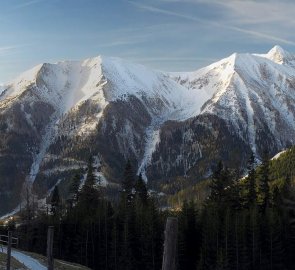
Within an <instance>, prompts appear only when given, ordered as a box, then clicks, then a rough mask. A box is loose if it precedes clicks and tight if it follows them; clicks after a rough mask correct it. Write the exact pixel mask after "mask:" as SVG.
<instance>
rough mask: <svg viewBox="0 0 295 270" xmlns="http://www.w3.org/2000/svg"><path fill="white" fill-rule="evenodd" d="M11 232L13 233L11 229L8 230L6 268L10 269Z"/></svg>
mask: <svg viewBox="0 0 295 270" xmlns="http://www.w3.org/2000/svg"><path fill="white" fill-rule="evenodd" d="M11 234H12V233H11V231H8V240H7V264H6V270H10V260H11Z"/></svg>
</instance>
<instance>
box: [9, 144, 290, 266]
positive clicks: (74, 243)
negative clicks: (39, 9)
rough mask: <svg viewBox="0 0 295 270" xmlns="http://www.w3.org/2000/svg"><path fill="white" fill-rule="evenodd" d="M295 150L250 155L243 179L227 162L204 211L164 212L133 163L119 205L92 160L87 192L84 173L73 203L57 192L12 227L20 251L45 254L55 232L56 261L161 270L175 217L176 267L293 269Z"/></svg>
mask: <svg viewBox="0 0 295 270" xmlns="http://www.w3.org/2000/svg"><path fill="white" fill-rule="evenodd" d="M294 162H295V149H294V148H293V149H290V150H288V151H287V152H286V153H285V154H284V155H283V156H282V157H281V158H279V159H278V160H269V159H268V157H267V154H265V156H264V158H263V160H262V162H261V164H260V165H259V166H256V164H255V158H254V156H253V155H251V156H250V157H249V161H248V166H247V176H246V177H243V178H241V177H240V175H239V173H238V172H237V170H232V169H230V168H227V167H225V166H224V165H223V163H222V161H220V162H219V163H218V164H216V166H215V167H214V170H213V174H212V176H211V178H210V179H209V180H206V181H208V182H209V183H210V184H209V185H210V190H211V191H210V194H209V195H208V197H207V199H206V200H205V201H204V202H203V204H202V206H201V207H200V206H197V204H196V203H195V201H194V200H190V201H186V200H184V201H183V203H182V207H181V208H180V209H178V208H170V209H167V208H165V209H164V208H163V207H160V206H159V204H158V202H157V200H156V199H155V197H154V196H153V195H151V194H150V192H149V191H148V188H147V186H146V183H145V182H144V181H143V179H142V177H141V175H139V176H136V175H135V173H134V171H133V168H132V164H131V163H130V162H129V161H128V162H127V164H126V167H125V171H124V172H123V173H122V188H121V192H120V195H119V197H120V198H119V199H118V200H117V201H115V202H114V201H110V200H109V199H108V198H107V196H106V195H105V193H104V190H103V189H102V188H100V187H99V186H97V185H96V180H95V176H94V174H93V168H92V160H91V159H90V160H89V164H88V171H87V177H86V180H85V183H84V185H83V187H82V189H79V185H80V179H81V176H80V175H76V176H75V177H73V178H72V180H71V187H70V195H69V196H68V197H67V198H66V204H61V201H62V198H61V195H60V194H59V189H58V187H55V189H54V190H53V192H52V194H51V199H50V208H49V209H48V211H47V212H46V213H45V212H40V213H38V214H33V213H32V209H30V207H27V208H26V209H23V211H22V213H21V215H22V216H21V220H22V221H21V222H20V224H19V226H15V224H14V223H13V222H11V224H10V228H9V229H13V230H14V234H15V235H17V236H18V237H19V238H20V248H21V249H23V250H28V251H32V252H37V253H42V254H46V237H47V228H48V226H50V225H51V226H54V257H55V258H60V259H63V260H67V261H72V262H76V263H80V264H82V265H85V266H88V267H89V268H91V269H114V270H127V269H128V270H133V269H134V270H137V269H141V270H145V269H146V270H151V269H155V270H157V269H161V265H162V255H163V242H164V229H165V222H166V218H167V217H168V216H175V217H177V218H178V228H179V231H178V248H177V250H178V254H177V269H179V270H190V269H200V270H201V269H206V270H210V269H212V270H217V269H218V270H219V269H239V270H241V269H245V270H246V269H255V270H256V269H258V270H259V269H261V270H262V269H273V270H275V269H290V270H291V269H294V265H295V256H294V251H295V196H294V191H293V170H294V169H293V168H294V166H293V165H294Z"/></svg>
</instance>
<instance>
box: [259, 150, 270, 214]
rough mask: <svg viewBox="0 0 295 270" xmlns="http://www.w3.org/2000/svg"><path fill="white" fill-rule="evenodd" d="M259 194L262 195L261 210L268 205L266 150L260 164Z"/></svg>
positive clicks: (267, 160)
mask: <svg viewBox="0 0 295 270" xmlns="http://www.w3.org/2000/svg"><path fill="white" fill-rule="evenodd" d="M259 191H260V195H261V197H262V201H261V208H262V210H263V211H265V210H266V208H267V207H269V206H270V191H269V159H268V154H267V152H265V153H264V155H263V158H262V164H261V166H260V190H259Z"/></svg>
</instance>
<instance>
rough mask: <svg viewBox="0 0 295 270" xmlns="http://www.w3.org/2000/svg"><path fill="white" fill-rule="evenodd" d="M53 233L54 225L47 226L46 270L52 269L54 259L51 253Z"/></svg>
mask: <svg viewBox="0 0 295 270" xmlns="http://www.w3.org/2000/svg"><path fill="white" fill-rule="evenodd" d="M53 235H54V227H53V226H49V227H48V232H47V264H48V267H47V269H48V270H53V269H54V261H53V253H52V248H53Z"/></svg>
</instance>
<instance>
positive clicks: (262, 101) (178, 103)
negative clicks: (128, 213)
mask: <svg viewBox="0 0 295 270" xmlns="http://www.w3.org/2000/svg"><path fill="white" fill-rule="evenodd" d="M3 89H4V91H2V93H1V94H0V135H1V136H0V174H1V177H0V182H1V183H0V184H1V185H0V194H1V196H0V205H1V207H2V205H3V202H4V201H6V202H7V198H10V199H11V198H13V199H12V200H10V201H11V202H12V203H11V204H10V205H9V204H7V203H6V207H5V206H4V207H3V209H1V210H3V211H4V210H7V209H9V208H11V207H12V206H13V205H15V204H16V202H17V201H19V200H20V196H19V195H20V194H21V191H22V189H23V184H24V183H27V185H29V186H31V185H34V188H35V190H36V191H37V192H38V193H39V194H45V193H46V192H47V191H48V190H49V189H50V188H52V186H53V185H55V183H57V182H58V183H62V182H63V179H68V178H69V177H71V176H72V175H73V174H74V173H76V172H79V171H80V170H81V169H83V168H85V166H86V163H87V160H88V157H89V156H90V155H95V156H96V157H97V160H98V164H100V165H99V168H98V174H99V175H100V176H101V177H103V178H104V179H107V181H108V182H109V184H114V183H120V179H121V175H122V171H123V168H124V165H125V162H126V160H127V159H130V160H132V162H133V164H134V166H135V167H136V170H137V172H138V173H142V174H143V175H144V176H145V177H146V178H147V179H149V181H150V182H151V183H158V182H159V181H161V180H165V181H167V180H169V181H172V180H173V179H174V178H175V177H179V176H180V177H183V176H185V177H191V178H195V179H199V178H201V177H203V176H204V175H207V174H208V173H210V168H211V166H212V163H214V162H215V161H216V160H217V159H218V158H222V159H223V160H225V162H226V163H228V164H229V165H232V166H241V165H242V166H243V164H245V161H246V159H247V157H248V155H249V153H250V151H251V150H252V151H254V152H255V153H256V155H257V156H258V157H259V155H260V154H261V153H262V151H263V150H264V148H265V147H267V148H268V149H269V151H270V152H271V153H275V152H277V151H279V150H280V149H282V148H284V147H285V146H286V145H288V144H294V139H293V138H294V135H295V121H294V117H295V115H294V114H295V56H294V55H292V54H291V53H289V52H286V51H284V50H283V49H282V48H280V47H279V46H275V47H274V48H273V49H271V50H270V51H269V52H268V53H267V54H264V55H258V54H233V55H231V56H230V57H228V58H225V59H223V60H221V61H219V62H216V63H214V64H212V65H210V66H208V67H205V68H202V69H200V70H197V71H194V72H188V73H164V72H159V71H154V70H151V69H148V68H146V67H144V66H142V65H137V64H133V63H128V62H126V61H123V60H121V59H116V58H107V57H95V58H91V59H86V60H84V61H65V62H59V63H56V64H42V65H39V66H37V67H35V68H33V69H31V70H29V71H27V72H25V73H23V74H21V75H20V76H19V77H18V78H17V79H16V80H14V81H12V82H10V83H8V84H7V85H5V87H3ZM5 208H6V209H5Z"/></svg>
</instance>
